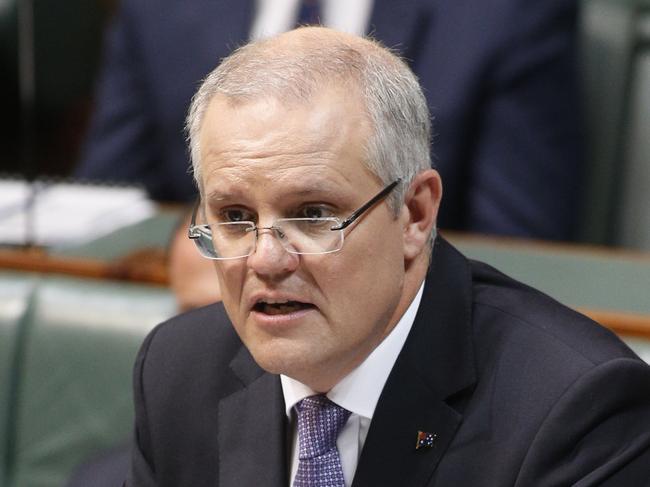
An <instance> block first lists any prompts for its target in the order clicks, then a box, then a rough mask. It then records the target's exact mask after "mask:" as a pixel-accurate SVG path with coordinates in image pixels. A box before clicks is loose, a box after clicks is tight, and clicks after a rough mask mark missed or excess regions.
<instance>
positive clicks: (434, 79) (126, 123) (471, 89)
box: [76, 0, 582, 239]
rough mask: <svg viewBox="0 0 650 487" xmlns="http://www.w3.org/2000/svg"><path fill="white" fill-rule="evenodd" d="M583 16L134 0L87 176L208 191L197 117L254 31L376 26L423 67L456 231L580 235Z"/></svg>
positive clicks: (541, 8) (126, 2)
mask: <svg viewBox="0 0 650 487" xmlns="http://www.w3.org/2000/svg"><path fill="white" fill-rule="evenodd" d="M318 9H319V10H318ZM576 17H577V4H576V0H548V1H544V2H539V1H537V0H468V1H458V0H401V1H394V0H374V1H373V0H356V1H354V2H350V1H348V0H321V1H320V2H315V1H313V0H310V1H306V2H304V3H303V2H301V1H300V0H257V1H255V0H238V1H212V0H195V1H193V2H190V3H188V2H183V1H180V0H122V2H121V5H120V6H119V10H118V12H117V15H116V17H115V19H114V22H113V25H112V27H111V29H110V30H109V32H108V33H107V36H106V43H105V58H104V65H103V69H102V73H101V77H100V81H99V85H98V90H97V94H96V110H95V113H94V119H93V121H92V124H91V128H90V132H89V134H88V137H87V141H86V144H85V149H84V150H83V156H82V158H81V162H80V165H79V166H78V168H77V171H76V175H77V176H80V177H84V178H90V179H100V180H117V181H126V182H138V183H143V184H144V185H145V186H146V187H147V189H148V191H149V193H150V194H151V196H152V197H154V198H155V199H158V200H168V201H171V200H174V201H182V200H190V199H192V198H194V197H195V191H196V189H195V186H194V185H193V183H192V178H191V176H190V174H189V171H188V155H187V152H186V150H185V144H184V137H183V119H184V115H185V113H186V110H187V107H188V105H189V102H190V98H191V96H192V93H193V92H194V90H195V88H196V86H197V85H198V84H199V81H200V80H201V79H202V78H203V77H204V76H205V75H206V74H207V73H208V72H209V71H210V70H211V69H212V68H213V67H214V66H215V65H216V64H217V63H218V61H219V60H220V59H221V58H223V57H225V56H227V55H228V54H229V53H230V52H231V50H232V49H233V48H235V47H237V46H238V45H241V44H242V43H244V42H245V41H246V40H248V39H257V38H261V37H266V36H269V35H273V34H276V33H279V32H282V31H284V30H288V29H290V28H292V27H293V26H294V25H296V23H310V22H314V21H316V22H317V21H322V23H323V24H325V25H328V26H331V27H334V28H336V29H337V30H342V31H346V32H350V33H354V34H365V33H370V34H372V36H374V37H375V38H376V39H378V40H380V41H382V42H383V43H384V44H385V45H387V46H389V47H394V48H395V49H396V50H398V51H399V52H400V53H401V54H402V55H403V56H404V57H405V59H406V60H407V61H408V62H409V64H410V67H411V68H412V69H413V70H414V71H415V73H416V75H417V76H418V77H419V79H420V83H421V84H422V86H423V88H424V92H425V95H426V96H427V101H428V105H429V109H430V111H431V113H432V115H433V118H434V123H435V124H434V126H435V130H434V139H433V153H434V160H435V163H436V166H437V167H438V168H439V171H440V173H441V175H442V177H443V179H444V180H445V191H446V195H445V203H444V205H443V206H442V208H441V210H440V216H439V224H440V226H441V227H442V228H450V229H459V230H467V231H472V232H484V233H493V234H502V235H513V236H524V237H535V238H547V239H570V238H571V237H572V236H573V232H574V229H575V227H576V225H575V223H576V216H577V215H576V209H577V208H578V207H579V204H578V203H579V201H580V191H579V188H580V185H581V175H582V152H581V143H580V139H581V132H582V131H581V126H580V122H579V121H580V111H579V107H578V96H577V86H576V85H577V82H576V72H575V71H576V62H575V54H576V53H575V48H576V46H575V40H576V39H575V37H576V32H575V30H576V29H575V27H576ZM551 182H552V185H551V184H550V183H551Z"/></svg>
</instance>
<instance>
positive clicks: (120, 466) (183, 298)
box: [67, 212, 221, 487]
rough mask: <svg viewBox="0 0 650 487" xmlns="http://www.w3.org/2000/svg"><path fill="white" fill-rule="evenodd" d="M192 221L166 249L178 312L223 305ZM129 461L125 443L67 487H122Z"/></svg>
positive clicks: (102, 455) (176, 232)
mask: <svg viewBox="0 0 650 487" xmlns="http://www.w3.org/2000/svg"><path fill="white" fill-rule="evenodd" d="M190 218H191V212H187V213H186V214H185V215H183V217H181V219H179V221H178V224H177V225H176V227H175V228H174V231H173V233H172V237H171V239H170V241H169V245H168V249H167V251H168V255H167V266H168V273H169V287H170V288H171V290H172V293H173V294H174V297H175V298H176V303H177V308H178V311H179V312H185V311H189V310H192V309H195V308H200V307H202V306H206V305H208V304H212V303H216V302H218V301H221V292H220V289H219V281H218V280H217V274H216V271H215V269H214V266H213V265H212V263H211V262H209V261H207V260H206V259H204V258H203V257H201V254H199V252H198V251H197V250H196V246H195V245H194V243H193V242H192V241H191V240H190V239H189V238H187V228H188V226H189V223H190ZM130 458H131V449H130V447H129V444H128V442H127V441H126V440H125V443H124V444H123V445H120V446H117V447H115V448H113V449H111V450H107V451H105V452H102V453H100V454H98V455H96V456H95V457H94V458H91V459H90V460H89V461H88V462H86V463H84V464H83V465H81V466H80V467H79V468H78V469H76V470H75V472H74V473H73V475H72V477H71V479H70V481H69V483H68V484H67V487H119V486H120V485H122V482H123V481H124V478H125V477H126V473H127V471H128V467H129V461H130Z"/></svg>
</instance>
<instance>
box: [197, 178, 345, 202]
mask: <svg viewBox="0 0 650 487" xmlns="http://www.w3.org/2000/svg"><path fill="white" fill-rule="evenodd" d="M337 190H340V186H339V185H337V184H334V183H323V184H318V185H313V186H308V187H298V188H285V190H284V191H283V192H282V195H283V196H284V197H298V198H304V197H308V196H314V195H316V196H321V195H332V194H336V193H337V192H338V191H337ZM245 195H246V192H245V191H232V192H231V191H220V190H214V191H211V192H210V193H208V194H207V195H206V197H205V201H206V202H207V203H208V204H210V203H219V202H222V201H232V200H235V199H241V198H242V197H245Z"/></svg>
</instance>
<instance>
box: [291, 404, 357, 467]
mask: <svg viewBox="0 0 650 487" xmlns="http://www.w3.org/2000/svg"><path fill="white" fill-rule="evenodd" d="M296 411H297V412H298V442H299V450H300V452H299V458H300V459H301V460H305V459H308V458H315V457H319V456H322V455H324V454H326V453H328V452H329V451H331V450H335V449H336V438H337V437H338V435H339V432H340V431H341V428H343V426H344V425H345V423H346V422H347V420H348V418H349V417H350V411H348V410H347V409H343V408H342V407H341V406H338V405H337V404H335V403H333V402H332V401H330V400H329V399H328V398H327V397H325V396H324V395H317V396H309V397H306V398H304V399H303V400H302V401H300V402H299V403H298V404H297V405H296Z"/></svg>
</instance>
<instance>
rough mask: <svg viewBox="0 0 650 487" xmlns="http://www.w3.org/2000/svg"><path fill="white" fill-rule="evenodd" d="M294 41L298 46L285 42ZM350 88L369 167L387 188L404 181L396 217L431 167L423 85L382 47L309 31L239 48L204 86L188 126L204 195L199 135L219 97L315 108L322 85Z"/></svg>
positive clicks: (394, 200)
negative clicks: (360, 112) (360, 106)
mask: <svg viewBox="0 0 650 487" xmlns="http://www.w3.org/2000/svg"><path fill="white" fill-rule="evenodd" d="M288 36H292V37H294V38H295V41H294V42H291V43H288V42H284V38H287V37H288ZM336 83H338V85H339V86H340V85H348V84H349V85H350V87H351V88H352V89H356V90H358V92H359V93H360V95H361V96H362V99H363V102H364V105H365V109H366V115H367V116H368V118H369V121H370V122H371V124H372V128H373V130H372V135H371V136H370V137H369V138H368V140H367V142H366V147H365V156H366V160H365V161H364V163H365V164H366V166H367V167H368V169H370V171H371V172H372V173H373V174H375V175H376V176H377V177H378V178H379V179H380V180H381V181H382V182H383V183H384V184H385V185H387V184H389V183H391V182H392V181H394V180H396V179H398V178H401V180H402V184H400V185H398V186H397V187H396V188H395V190H394V191H393V192H392V194H391V196H390V199H389V204H390V207H391V209H392V210H393V212H394V213H395V214H396V215H397V214H398V213H399V210H400V208H401V206H402V203H403V201H404V197H405V193H406V190H407V189H408V187H409V185H410V183H411V181H412V180H413V178H414V177H415V176H416V175H417V174H418V173H420V172H422V171H423V170H426V169H429V168H430V167H431V155H430V141H431V120H430V116H429V110H428V108H427V102H426V99H425V97H424V95H423V93H422V89H421V88H420V85H419V83H418V80H417V77H416V76H415V74H413V72H412V71H411V70H410V68H409V67H408V66H407V65H406V63H405V62H404V61H403V60H402V59H400V58H399V57H398V56H397V55H396V54H394V53H392V52H391V51H390V50H388V49H387V48H385V47H383V46H382V45H381V44H380V43H378V42H377V41H375V40H372V39H368V38H366V39H362V38H358V37H354V36H350V35H347V34H342V33H338V32H334V31H331V30H329V29H325V28H319V27H305V28H300V29H297V30H296V31H292V32H290V33H288V34H284V35H281V36H279V37H276V38H271V39H267V40H263V41H257V42H253V43H250V44H247V45H245V46H243V47H240V48H239V49H237V50H236V51H234V52H233V53H232V54H231V55H229V56H228V57H226V58H225V59H224V60H223V61H222V62H221V64H220V65H219V66H218V67H217V68H216V69H215V70H214V71H212V72H211V73H210V74H209V75H208V76H207V77H206V78H205V80H204V81H203V83H202V84H201V87H200V88H199V90H198V91H197V93H196V94H195V95H194V97H193V99H192V103H191V105H190V109H189V113H188V116H187V121H186V131H187V134H188V141H189V146H190V153H191V158H192V167H193V172H194V178H195V180H196V182H197V184H198V186H199V190H200V191H201V192H202V185H201V157H200V140H199V136H200V130H201V124H202V121H203V117H204V115H205V112H206V110H207V107H208V105H209V103H210V101H211V100H212V98H213V97H214V96H215V95H218V94H219V95H224V96H226V97H227V98H228V99H230V100H232V101H233V102H240V101H242V102H243V101H249V100H253V99H256V98H259V97H268V96H274V97H277V98H278V99H279V100H281V101H283V102H291V101H294V102H304V103H306V102H308V101H309V100H310V97H311V96H312V95H313V94H314V93H316V92H317V90H319V89H320V90H322V87H323V85H330V86H331V85H332V84H334V86H337V85H336Z"/></svg>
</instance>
